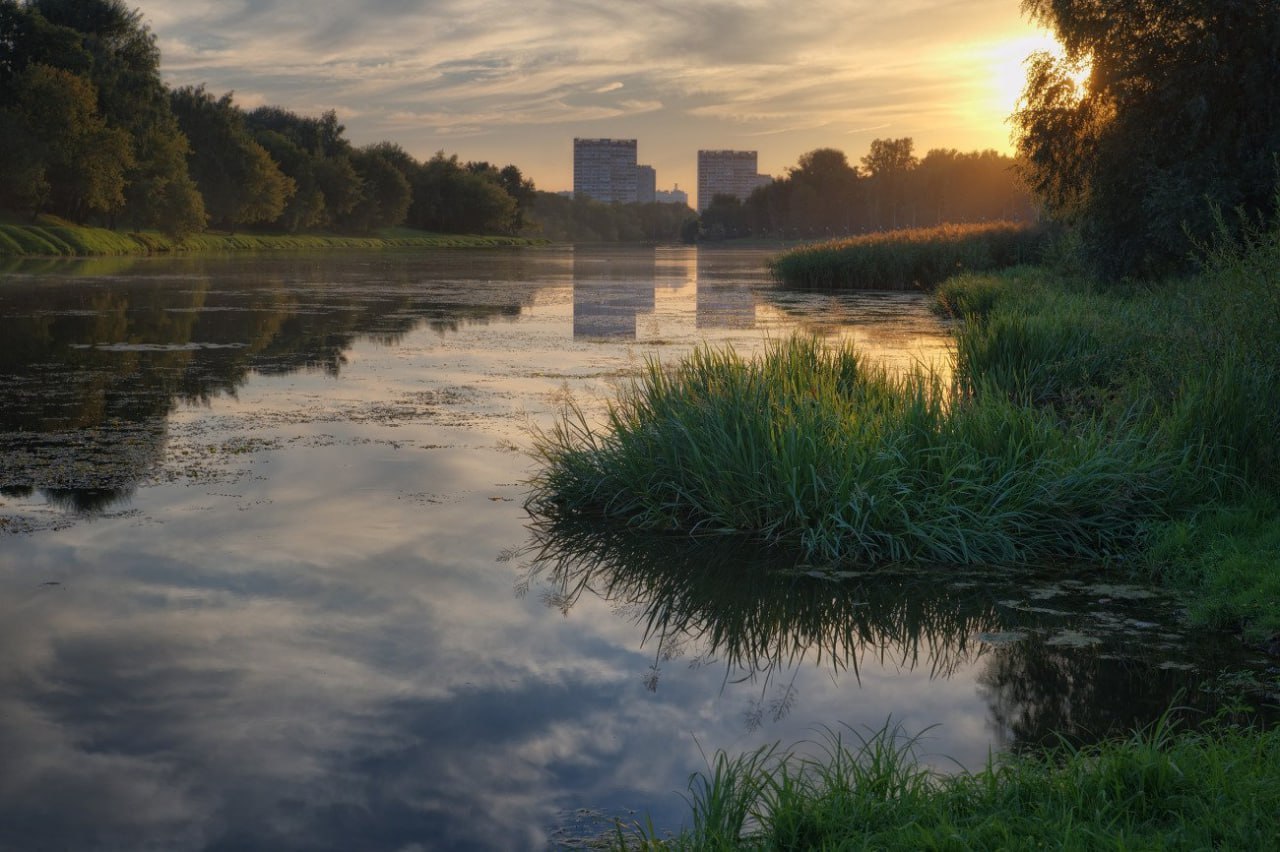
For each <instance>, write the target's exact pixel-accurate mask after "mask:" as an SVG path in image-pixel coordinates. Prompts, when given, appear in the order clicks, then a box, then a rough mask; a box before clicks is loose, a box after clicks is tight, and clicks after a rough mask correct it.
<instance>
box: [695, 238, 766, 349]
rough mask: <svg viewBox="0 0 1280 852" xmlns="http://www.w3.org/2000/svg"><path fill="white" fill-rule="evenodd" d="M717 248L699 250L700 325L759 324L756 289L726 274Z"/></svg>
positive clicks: (743, 327) (739, 327)
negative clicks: (757, 321) (757, 320)
mask: <svg viewBox="0 0 1280 852" xmlns="http://www.w3.org/2000/svg"><path fill="white" fill-rule="evenodd" d="M724 269H725V267H724V264H723V262H722V261H721V260H719V259H718V258H717V257H716V251H715V250H714V249H708V250H706V251H699V252H698V265H697V270H698V272H697V282H698V296H697V300H698V301H697V318H698V319H697V325H698V328H700V329H712V328H725V329H734V330H746V329H752V328H755V327H756V293H755V291H754V290H753V289H751V288H749V287H743V286H742V285H741V283H739V282H738V281H736V280H735V279H734V278H733V277H730V276H726V275H725V272H724Z"/></svg>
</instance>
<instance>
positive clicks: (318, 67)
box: [131, 0, 1051, 192]
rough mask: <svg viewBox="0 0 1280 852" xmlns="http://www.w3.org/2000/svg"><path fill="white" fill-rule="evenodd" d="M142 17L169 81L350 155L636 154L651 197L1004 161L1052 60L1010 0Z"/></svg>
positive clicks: (229, 11)
mask: <svg viewBox="0 0 1280 852" xmlns="http://www.w3.org/2000/svg"><path fill="white" fill-rule="evenodd" d="M135 2H136V6H137V8H138V10H139V11H140V13H141V15H142V17H143V20H144V21H145V22H146V23H147V24H149V26H150V27H151V29H152V31H153V32H154V33H155V34H156V37H157V44H158V46H159V48H160V50H161V55H162V60H161V68H162V72H163V74H164V77H165V79H166V81H167V82H168V83H169V84H171V85H174V86H181V85H189V84H190V85H194V84H204V85H205V86H206V88H207V89H208V90H209V91H210V92H213V93H215V94H219V95H220V94H222V93H225V92H227V91H233V92H234V97H235V100H236V103H238V104H239V105H240V106H242V107H244V108H246V109H252V108H254V107H257V106H262V105H268V104H269V105H276V106H281V107H284V108H286V109H289V110H292V111H294V112H298V113H302V114H306V115H318V114H320V113H321V112H323V111H325V110H328V109H333V110H334V111H335V112H336V113H337V115H338V117H339V119H340V120H341V121H342V122H343V123H344V124H345V125H346V127H347V136H348V138H349V139H351V141H352V142H353V143H354V144H356V145H365V144H371V143H374V142H378V141H383V140H388V141H392V142H395V143H397V144H399V145H401V146H402V147H404V148H405V150H407V151H408V152H409V153H411V154H413V155H414V156H415V157H417V158H419V159H427V158H429V157H430V156H431V155H432V154H434V153H435V152H436V151H444V152H445V153H447V154H457V155H458V156H459V158H461V159H463V160H486V161H489V162H492V163H496V164H499V165H505V164H507V163H512V164H515V165H516V166H518V167H520V169H521V171H522V172H523V173H524V174H525V175H526V176H527V177H529V178H531V179H533V180H534V182H535V183H536V184H537V186H538V188H540V189H544V190H548V191H553V192H554V191H561V190H567V189H570V188H571V187H572V185H573V149H572V140H573V138H574V137H613V138H642V139H644V140H646V141H645V143H644V153H643V155H642V161H643V162H644V163H645V164H647V165H650V166H652V167H653V168H654V169H655V171H656V173H657V184H658V186H659V187H669V186H673V185H675V184H679V185H680V186H682V187H688V188H692V187H694V186H696V168H697V161H696V152H697V150H698V149H727V150H756V151H758V152H759V170H760V171H761V172H762V173H765V174H769V175H775V176H777V175H782V174H785V173H786V170H787V169H788V168H789V167H791V166H793V165H795V164H796V161H797V160H798V159H799V157H800V155H801V154H803V153H805V152H807V151H810V150H813V149H814V148H819V147H831V148H838V149H840V150H842V151H844V152H845V153H846V154H847V155H848V156H849V159H850V161H851V162H854V163H856V162H857V161H858V160H859V159H860V158H861V157H862V156H863V155H864V154H866V152H867V150H868V148H869V147H870V143H871V141H872V140H873V139H876V138H897V137H902V136H910V137H912V138H913V139H914V140H915V142H916V149H917V151H919V152H921V153H923V152H925V151H927V150H928V149H929V148H936V147H946V148H957V149H960V150H977V149H986V148H994V149H996V150H999V151H1002V152H1009V151H1010V150H1011V145H1010V136H1009V130H1010V128H1009V126H1008V125H1007V124H1006V123H1005V118H1006V117H1007V116H1008V114H1009V112H1010V111H1011V110H1012V108H1013V105H1014V103H1015V100H1016V97H1017V93H1018V91H1019V90H1020V88H1021V83H1022V79H1023V68H1022V60H1023V59H1024V58H1025V57H1026V56H1027V55H1028V54H1029V53H1030V52H1032V51H1033V50H1035V49H1040V48H1043V47H1046V46H1048V45H1049V44H1051V42H1050V41H1049V40H1048V39H1047V38H1046V36H1045V35H1044V34H1043V33H1042V32H1040V31H1039V30H1037V28H1036V27H1034V26H1033V25H1032V24H1031V23H1030V22H1028V21H1027V20H1025V19H1024V18H1023V17H1022V15H1021V13H1020V5H1021V4H1020V2H1019V0H902V1H901V2H899V3H893V4H886V3H880V2H872V0H851V2H843V3H834V2H822V0H819V2H815V3H810V4H805V6H804V7H803V8H801V9H798V8H797V7H795V6H794V4H790V3H786V2H783V0H725V2H723V3H718V4H714V5H706V6H701V5H697V4H688V3H674V2H669V1H668V0H656V2H654V3H651V4H643V5H640V4H618V3H617V2H616V0H580V2H577V3H575V4H574V6H573V7H572V9H571V10H567V9H566V8H565V7H564V6H563V4H558V3H556V2H554V0H521V2H519V3H516V2H512V0H467V2H463V0H369V2H366V3H361V4H351V3H349V2H338V0H305V2H304V0H227V2H224V3H218V4H192V3H190V2H187V0H135ZM131 5H133V4H131Z"/></svg>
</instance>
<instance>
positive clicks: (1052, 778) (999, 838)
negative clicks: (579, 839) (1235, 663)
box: [614, 714, 1280, 850]
mask: <svg viewBox="0 0 1280 852" xmlns="http://www.w3.org/2000/svg"><path fill="white" fill-rule="evenodd" d="M1172 718H1173V717H1172V714H1166V715H1165V716H1164V717H1162V718H1161V719H1160V720H1158V721H1157V722H1156V723H1155V724H1153V725H1152V726H1150V727H1148V728H1146V729H1143V730H1141V731H1138V732H1135V733H1133V734H1132V735H1130V736H1127V737H1124V738H1120V739H1114V740H1109V741H1106V742H1103V743H1101V744H1098V745H1094V746H1090V747H1086V748H1079V749H1077V748H1074V747H1072V746H1070V745H1067V744H1065V743H1063V744H1060V745H1059V746H1057V747H1055V748H1050V749H1048V750H1047V751H1046V752H1038V753H1036V754H1033V755H1026V756H1018V757H1012V758H1008V759H1006V760H1005V761H1003V762H1001V763H996V762H995V761H994V760H992V761H989V762H988V764H987V765H986V766H985V767H984V768H983V769H981V770H979V771H977V772H973V773H970V772H964V771H961V772H959V773H954V774H943V773H941V772H939V771H937V770H933V769H930V768H928V767H927V766H923V765H921V763H920V762H919V759H918V748H919V739H918V738H911V737H906V736H904V734H903V732H902V731H901V729H900V728H898V727H890V726H889V725H888V724H886V725H885V726H884V727H883V728H881V729H880V730H878V731H873V732H871V733H870V734H869V735H862V734H859V733H858V732H856V731H852V730H851V729H848V728H841V729H823V731H822V732H821V735H820V737H819V738H818V740H817V741H816V742H814V743H808V744H802V745H801V746H798V747H796V748H795V749H793V750H791V751H783V750H780V749H779V747H778V746H768V747H765V748H762V749H759V750H757V751H754V752H750V753H748V754H746V755H742V756H739V757H732V758H731V757H729V756H728V755H727V754H725V753H724V752H718V753H717V754H716V755H715V756H714V758H713V759H712V760H711V761H709V762H708V771H707V772H705V773H697V774H695V775H694V776H693V777H692V778H691V779H690V782H689V796H688V797H687V798H688V801H689V803H690V807H691V811H692V826H691V827H690V828H689V829H687V830H686V831H684V832H683V833H681V834H679V835H677V836H674V837H671V838H667V839H659V838H658V837H657V836H656V834H655V833H654V831H653V829H652V826H651V825H646V826H645V827H639V826H634V827H632V828H631V831H630V833H629V834H628V833H627V832H625V831H624V830H623V828H622V827H621V826H619V829H618V832H617V834H616V836H615V839H614V842H615V848H619V849H637V848H639V849H835V848H839V849H884V850H898V849H901V850H915V849H1002V848H1023V849H1118V848H1133V849H1138V848H1141V849H1148V848H1150V849H1155V848H1159V849H1187V850H1191V849H1211V848H1213V849H1264V848H1273V846H1274V841H1275V815H1276V814H1277V813H1280V731H1276V730H1272V731H1267V732H1261V733H1259V732H1256V731H1252V730H1249V729H1244V728H1236V727H1223V728H1212V727H1211V728H1209V729H1206V730H1204V731H1193V730H1186V729H1179V728H1178V726H1177V725H1176V724H1175V723H1174V722H1173V721H1172ZM814 746H817V748H816V755H814V756H806V755H805V754H804V753H802V751H801V749H802V748H803V749H804V750H805V751H807V752H813V751H815V749H814V748H813V747H814Z"/></svg>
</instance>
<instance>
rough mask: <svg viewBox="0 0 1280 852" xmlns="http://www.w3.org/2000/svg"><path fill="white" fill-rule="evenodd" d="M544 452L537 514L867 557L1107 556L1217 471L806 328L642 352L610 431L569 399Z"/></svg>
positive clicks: (966, 560) (1134, 433) (1126, 426)
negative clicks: (829, 343) (686, 352)
mask: <svg viewBox="0 0 1280 852" xmlns="http://www.w3.org/2000/svg"><path fill="white" fill-rule="evenodd" d="M537 452H538V453H539V455H540V456H541V459H542V461H543V466H542V468H541V471H540V472H539V473H538V474H537V475H536V477H535V478H534V480H533V482H532V485H533V489H532V492H531V495H530V498H529V506H530V508H531V509H532V510H533V511H534V512H535V513H541V514H555V513H565V512H567V513H575V514H576V513H584V512H585V513H599V514H601V515H603V516H605V517H610V518H614V519H616V520H619V521H622V522H625V523H627V524H629V525H631V526H633V527H637V528H643V529H650V530H683V531H688V532H692V533H695V534H697V533H704V534H706V533H719V532H728V531H732V532H739V533H747V534H750V535H753V536H755V537H757V538H758V539H759V540H761V541H763V542H765V543H768V544H783V545H788V546H792V547H797V548H799V549H801V550H803V551H804V552H805V553H806V554H807V555H808V557H809V558H811V559H817V560H850V561H855V562H861V563H884V562H902V561H911V560H918V561H928V562H951V563H962V564H970V563H1008V562H1025V561H1028V560H1031V559H1051V558H1091V559H1104V558H1108V557H1111V556H1116V555H1120V554H1123V553H1126V552H1128V551H1130V550H1131V549H1132V547H1133V546H1134V544H1135V543H1136V541H1137V540H1138V539H1139V538H1140V536H1141V535H1142V533H1143V530H1144V528H1145V525H1146V524H1148V523H1150V522H1152V521H1155V520H1161V519H1164V518H1166V517H1168V515H1169V512H1170V511H1172V510H1174V509H1176V508H1178V507H1185V506H1188V505H1191V504H1192V503H1193V502H1194V501H1195V500H1196V499H1198V498H1200V497H1203V496H1204V491H1203V485H1204V483H1206V482H1210V483H1211V482H1213V481H1214V477H1212V476H1208V477H1206V476H1205V475H1203V472H1202V471H1201V470H1200V469H1199V466H1198V465H1197V464H1196V463H1195V460H1188V459H1187V458H1186V457H1185V454H1183V453H1181V452H1180V451H1177V450H1173V449H1168V450H1164V451H1152V448H1151V447H1150V443H1149V440H1148V436H1147V435H1145V434H1144V433H1143V432H1141V431H1140V430H1138V429H1136V428H1134V423H1132V422H1130V421H1120V422H1116V423H1109V422H1106V421H1104V420H1101V419H1093V420H1082V421H1080V422H1074V423H1071V424H1067V425H1064V424H1063V423H1062V422H1061V421H1060V420H1059V418H1057V417H1056V416H1055V415H1054V414H1053V412H1051V411H1046V410H1042V409H1039V408H1035V407H1031V406H1026V405H1020V404H1018V403H1017V402H1015V401H1013V400H1010V399H1009V398H1008V397H1007V396H1005V395H1003V394H999V393H983V394H978V395H976V396H974V397H973V398H972V399H965V398H961V397H957V396H955V395H954V394H953V393H952V392H951V390H950V389H949V388H948V387H946V386H944V385H943V384H942V382H941V381H940V380H939V379H938V378H937V377H936V376H934V375H931V374H929V373H927V372H923V371H917V372H915V373H913V374H910V375H907V376H905V377H896V376H892V375H890V374H889V373H888V372H887V371H886V370H885V369H883V368H882V367H879V366H878V365H875V364H871V363H868V362H867V361H866V360H865V359H863V358H861V357H860V356H859V355H858V353H856V352H854V351H852V350H851V349H847V348H846V349H841V350H829V349H826V348H824V347H823V346H822V345H821V344H820V343H819V342H817V341H815V340H813V339H811V338H801V337H793V338H790V339H788V340H785V341H781V342H777V343H774V344H772V345H771V346H770V347H769V348H768V349H767V351H766V352H765V354H764V355H763V356H762V357H761V358H759V359H756V360H745V359H742V358H739V357H738V356H737V355H736V354H734V353H733V352H732V351H714V350H712V349H710V348H703V349H700V350H697V351H695V352H694V353H693V354H692V355H691V356H690V357H688V358H687V359H685V360H684V361H683V362H682V363H681V364H679V365H677V366H676V367H674V368H670V369H668V368H665V367H664V366H662V365H661V364H659V363H658V362H656V361H653V362H650V363H649V365H648V369H647V371H646V372H645V373H644V375H643V376H642V377H641V378H640V379H638V380H637V381H636V382H635V383H634V384H633V385H632V386H631V387H630V388H628V389H626V390H624V391H623V392H622V393H621V395H620V396H619V398H618V399H617V400H616V401H615V402H614V403H613V404H612V405H611V406H610V408H609V411H608V415H607V422H606V423H605V425H604V427H603V428H596V427H594V426H592V425H591V424H590V423H588V422H587V420H586V418H585V415H584V414H583V413H582V411H581V410H577V409H571V410H570V412H569V413H568V415H567V416H566V417H565V418H563V419H562V420H561V421H560V422H559V423H558V424H557V425H556V427H555V428H554V429H553V430H552V431H551V432H549V433H545V434H542V435H541V436H539V440H538V443H537Z"/></svg>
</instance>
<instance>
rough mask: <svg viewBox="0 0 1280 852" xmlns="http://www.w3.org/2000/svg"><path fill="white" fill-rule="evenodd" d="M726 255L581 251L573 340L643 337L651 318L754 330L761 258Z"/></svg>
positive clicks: (659, 322)
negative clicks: (728, 257)
mask: <svg viewBox="0 0 1280 852" xmlns="http://www.w3.org/2000/svg"><path fill="white" fill-rule="evenodd" d="M725 256H726V252H724V251H723V250H721V251H716V250H704V249H699V248H693V247H661V248H654V249H648V250H645V251H643V252H636V251H634V250H629V251H627V252H625V253H624V252H619V251H617V250H608V249H590V248H586V249H584V248H577V249H575V251H574V255H573V336H574V339H575V340H587V339H599V340H638V339H642V338H644V337H646V336H647V335H646V334H645V333H644V323H643V320H644V319H645V318H653V319H654V320H655V328H656V329H657V330H656V332H655V333H656V334H658V335H659V336H661V335H662V334H663V331H662V329H664V328H666V329H668V331H669V330H670V329H669V328H668V326H681V327H686V328H688V327H689V326H688V325H687V324H691V325H692V328H695V329H698V330H712V329H724V330H734V331H743V330H750V329H753V328H755V327H756V324H757V323H756V303H757V299H758V294H757V292H756V288H755V287H754V286H752V282H753V281H754V280H755V279H758V278H759V272H760V263H761V260H760V258H759V257H758V256H754V255H752V256H748V257H746V258H745V259H739V262H738V263H726V262H725V259H726V258H725Z"/></svg>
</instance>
